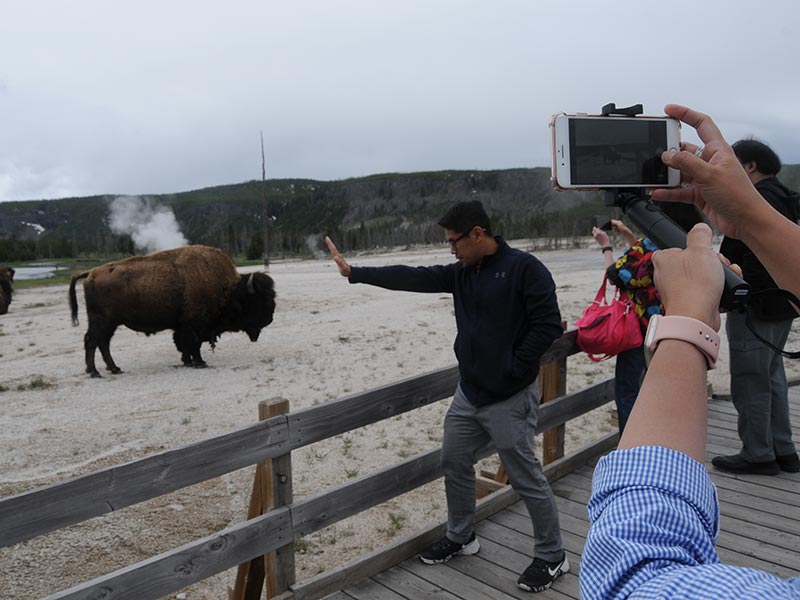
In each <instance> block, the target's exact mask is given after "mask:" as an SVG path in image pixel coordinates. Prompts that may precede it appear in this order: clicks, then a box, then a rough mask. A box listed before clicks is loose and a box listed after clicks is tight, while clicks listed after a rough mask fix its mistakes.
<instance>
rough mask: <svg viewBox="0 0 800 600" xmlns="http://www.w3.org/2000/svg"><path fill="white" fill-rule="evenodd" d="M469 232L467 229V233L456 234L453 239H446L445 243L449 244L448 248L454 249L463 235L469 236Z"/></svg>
mask: <svg viewBox="0 0 800 600" xmlns="http://www.w3.org/2000/svg"><path fill="white" fill-rule="evenodd" d="M469 234H470V232H469V231H468V232H467V233H462V234H461V235H460V236H458V237H457V238H456V239H454V240H447V243H448V244H450V249H451V250H455V249H456V248H457V247H458V242H460V241H461V240H463V239H464V238H465V237H467V236H469Z"/></svg>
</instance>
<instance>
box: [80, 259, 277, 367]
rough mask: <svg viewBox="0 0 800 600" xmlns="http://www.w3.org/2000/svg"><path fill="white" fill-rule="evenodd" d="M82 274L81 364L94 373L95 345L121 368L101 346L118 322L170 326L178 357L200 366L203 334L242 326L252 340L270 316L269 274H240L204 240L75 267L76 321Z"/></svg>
mask: <svg viewBox="0 0 800 600" xmlns="http://www.w3.org/2000/svg"><path fill="white" fill-rule="evenodd" d="M84 278H85V279H86V281H85V282H84V284H83V290H84V296H85V298H86V312H87V315H88V318H89V329H88V331H87V333H86V336H85V338H84V346H85V349H86V372H87V373H90V374H91V375H92V376H93V377H99V376H100V374H99V373H98V372H97V369H96V368H95V365H94V354H95V350H96V349H97V348H100V352H101V354H102V355H103V359H104V360H105V362H106V366H107V367H108V369H109V370H110V371H111V372H112V373H119V372H121V371H120V370H119V367H117V366H116V364H114V361H113V359H112V358H111V354H110V352H109V348H108V347H109V343H110V340H111V336H112V335H113V334H114V331H115V330H116V328H117V327H119V326H120V325H124V326H126V327H128V328H129V329H133V330H134V331H141V332H143V333H146V334H152V333H156V332H157V331H163V330H165V329H172V330H173V331H174V332H175V333H174V335H173V339H174V340H175V345H176V347H177V348H178V350H179V351H180V352H181V358H182V360H183V362H184V364H186V365H192V366H205V362H204V361H203V359H202V357H201V356H200V346H201V345H202V343H203V342H204V341H205V342H210V343H212V344H213V343H214V342H215V341H216V339H217V338H218V337H219V335H220V334H221V333H223V332H225V331H242V330H243V331H245V332H246V333H247V334H248V335H249V336H250V339H251V340H253V341H255V340H256V339H258V335H259V332H260V331H261V328H263V327H266V326H267V325H268V324H269V323H271V322H272V313H273V311H274V308H275V301H274V298H275V292H274V289H273V283H272V279H270V278H269V277H268V276H267V275H265V274H263V273H256V274H253V275H249V276H244V275H239V273H238V272H237V271H236V266H235V265H234V264H233V261H232V260H231V259H230V258H229V257H228V255H227V254H225V253H224V252H222V251H221V250H219V249H217V248H211V247H209V246H187V247H184V248H176V249H174V250H165V251H163V252H156V253H154V254H149V255H147V256H134V257H131V258H126V259H124V260H120V261H116V262H111V263H107V264H104V265H101V266H99V267H95V268H94V269H92V270H91V271H87V272H85V273H81V274H79V275H76V276H75V277H73V278H72V281H71V283H70V290H69V293H70V308H71V310H72V321H73V324H75V325H77V323H78V307H77V298H76V297H75V283H76V282H77V280H79V279H84ZM248 281H249V289H248Z"/></svg>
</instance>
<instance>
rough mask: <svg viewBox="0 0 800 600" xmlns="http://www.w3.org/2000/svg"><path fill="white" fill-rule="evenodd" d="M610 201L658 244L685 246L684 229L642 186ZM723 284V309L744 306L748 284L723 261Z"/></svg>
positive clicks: (721, 303)
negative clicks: (650, 200) (664, 211)
mask: <svg viewBox="0 0 800 600" xmlns="http://www.w3.org/2000/svg"><path fill="white" fill-rule="evenodd" d="M609 193H610V194H614V197H613V201H612V202H611V204H613V205H615V206H619V207H620V208H621V209H622V212H624V213H625V215H626V216H627V217H629V218H630V220H631V221H632V222H633V224H634V225H636V227H637V228H638V229H639V230H640V231H641V232H642V233H644V235H646V236H647V237H648V238H650V239H651V240H652V241H653V243H654V244H655V245H656V246H658V247H659V248H686V232H685V231H684V230H683V229H681V228H680V226H678V224H677V223H675V221H673V220H672V219H670V218H669V217H668V216H667V215H665V214H664V213H663V212H662V211H661V209H660V208H659V207H658V206H656V205H655V204H653V203H652V202H649V201H648V200H647V199H646V197H647V196H646V193H645V191H644V189H636V190H630V189H627V190H616V191H612V192H609ZM722 268H723V270H724V271H725V288H724V289H723V291H722V298H720V301H719V306H720V308H722V309H724V310H733V309H737V308H743V307H744V305H745V304H747V301H748V299H749V297H750V284H748V283H747V282H746V281H745V280H744V279H742V278H741V277H739V276H738V275H737V274H736V273H734V272H733V271H732V270H731V269H729V268H728V267H726V266H725V265H723V267H722Z"/></svg>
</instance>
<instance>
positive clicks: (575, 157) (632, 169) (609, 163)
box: [569, 117, 668, 186]
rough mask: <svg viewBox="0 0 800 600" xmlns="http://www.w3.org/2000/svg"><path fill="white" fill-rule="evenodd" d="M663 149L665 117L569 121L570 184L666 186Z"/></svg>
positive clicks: (665, 147) (665, 137) (664, 146)
mask: <svg viewBox="0 0 800 600" xmlns="http://www.w3.org/2000/svg"><path fill="white" fill-rule="evenodd" d="M666 149H667V124H666V122H665V121H664V120H645V119H641V118H636V119H620V118H615V117H603V118H599V119H581V118H572V119H570V120H569V152H570V177H571V180H572V185H615V184H631V185H646V186H650V185H652V186H658V185H666V184H667V177H668V175H667V167H666V165H664V163H662V162H661V153H662V152H664V151H665V150H666Z"/></svg>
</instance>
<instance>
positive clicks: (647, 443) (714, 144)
mask: <svg viewBox="0 0 800 600" xmlns="http://www.w3.org/2000/svg"><path fill="white" fill-rule="evenodd" d="M665 112H666V113H667V114H668V115H669V116H671V117H673V118H676V119H679V120H681V121H682V122H684V123H686V124H687V125H690V126H692V127H694V128H695V129H696V130H697V132H698V135H699V136H700V139H701V140H702V141H703V143H704V144H705V146H701V147H699V148H698V147H695V146H694V145H692V144H688V143H684V144H682V150H681V151H680V152H676V151H669V152H665V153H664V154H663V155H662V160H663V161H664V162H665V163H666V164H667V165H669V166H670V167H672V168H676V169H679V170H680V171H681V173H682V177H683V180H684V182H685V183H687V184H691V187H688V188H676V189H659V190H654V191H653V197H654V198H655V199H658V200H660V201H673V202H687V203H693V204H695V205H696V206H697V207H698V208H700V209H702V210H703V212H704V213H705V214H706V216H707V217H708V218H709V219H710V220H711V222H712V223H713V224H714V225H715V226H716V227H717V228H718V229H719V230H720V231H721V232H722V233H723V234H724V235H727V236H730V237H734V238H736V239H741V240H742V241H743V242H744V243H745V244H746V245H747V246H748V247H749V248H750V249H752V250H753V252H754V253H755V254H756V256H757V257H758V259H759V260H760V261H761V262H762V264H764V266H765V267H766V268H767V270H768V271H769V273H770V274H771V276H772V277H773V278H774V279H775V281H776V283H777V284H778V285H779V286H781V287H783V288H784V289H787V290H789V291H790V292H792V293H794V294H795V295H798V294H800V227H798V226H797V224H796V223H792V222H791V221H789V220H788V219H786V218H785V217H784V216H783V215H781V214H780V213H779V212H777V211H775V210H774V209H773V208H772V207H771V206H770V205H769V204H768V203H767V201H766V200H764V198H763V197H762V196H761V195H760V194H759V193H758V191H757V190H756V189H755V188H754V187H753V185H752V184H751V183H750V181H749V179H748V177H747V174H746V173H745V171H744V169H743V168H742V166H741V165H740V164H739V161H738V160H737V158H736V155H735V154H734V152H733V149H732V148H731V147H730V146H729V145H728V144H727V143H726V142H725V140H724V138H723V137H722V134H721V133H720V132H719V129H717V127H716V125H715V124H714V122H713V121H712V120H711V119H710V118H709V117H708V116H707V115H704V114H702V113H699V112H697V111H694V110H692V109H689V108H686V107H683V106H679V105H674V104H669V105H667V106H666V107H665ZM653 263H654V265H655V285H656V287H657V289H658V290H659V292H660V294H661V299H662V301H663V303H664V309H665V315H666V316H665V317H664V318H665V319H666V318H669V317H684V318H685V319H689V323H693V324H694V325H693V327H692V328H690V330H689V331H690V332H692V331H694V330H696V331H698V332H703V333H704V335H700V336H697V335H694V336H693V337H692V336H684V337H679V336H673V337H670V336H666V337H664V339H662V340H661V341H660V343H658V345H657V347H656V348H655V353H654V355H653V357H652V360H651V362H650V367H649V369H648V371H647V374H646V375H645V379H644V383H643V385H642V389H641V391H640V393H639V397H638V398H637V400H636V404H635V405H634V408H633V411H632V413H631V416H630V419H629V421H628V426H627V428H626V430H625V433H624V434H623V435H622V438H621V440H620V443H619V446H618V449H617V450H616V451H614V452H612V453H610V454H609V455H607V456H605V457H604V458H602V459H601V460H600V462H599V463H598V465H597V469H596V470H595V474H594V478H593V482H592V496H591V499H590V501H589V507H588V508H589V517H590V521H591V525H590V529H589V534H588V536H587V542H586V547H585V550H584V553H583V557H582V561H581V571H580V586H581V597H582V598H585V599H586V600H601V599H602V600H612V599H615V598H619V599H622V598H659V599H661V600H671V599H679V598H680V599H683V600H686V599H709V600H711V599H713V600H727V599H734V598H735V599H740V598H742V597H747V598H757V599H763V600H775V599H777V598H781V599H782V600H791V599H795V600H798V599H800V578H792V579H788V580H783V579H780V578H779V577H776V576H775V575H772V574H771V573H767V572H765V571H760V570H758V569H751V568H743V567H734V566H731V565H724V564H721V563H720V560H719V556H718V555H717V553H716V551H715V549H714V545H715V542H716V538H717V535H718V534H719V502H718V500H717V495H716V490H715V488H714V485H713V484H712V482H711V479H710V478H709V476H708V472H707V471H706V469H705V467H704V464H703V461H704V457H705V445H706V429H707V419H708V410H707V402H706V400H707V398H706V396H707V394H706V370H707V368H708V367H709V365H711V364H713V360H712V357H710V356H709V355H710V354H713V341H714V336H715V335H716V334H715V332H714V331H715V330H718V329H719V326H720V317H719V312H718V305H719V299H720V296H721V293H722V288H723V283H724V279H723V273H722V267H721V265H720V262H719V260H718V258H717V255H716V254H715V253H714V251H713V249H712V247H711V230H710V229H709V228H708V226H707V225H705V224H699V225H696V226H695V227H694V228H693V229H692V231H691V232H690V233H689V235H688V237H687V247H686V249H685V250H678V249H669V250H661V251H658V252H656V253H655V254H654V256H653ZM673 322H674V321H673ZM657 325H659V324H658V323H657ZM659 326H660V325H659ZM667 331H669V328H667ZM673 331H674V330H673ZM717 342H718V336H717Z"/></svg>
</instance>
